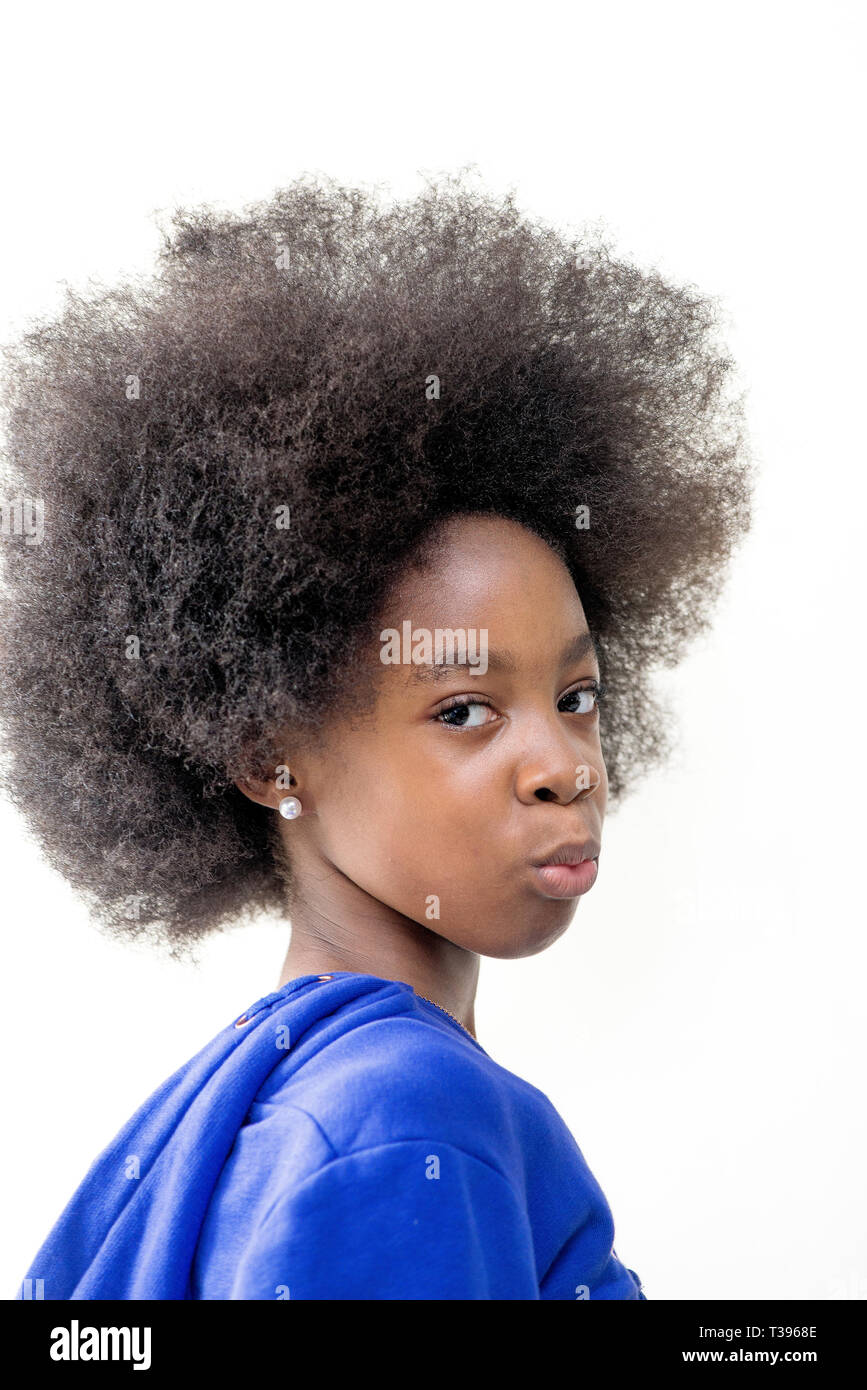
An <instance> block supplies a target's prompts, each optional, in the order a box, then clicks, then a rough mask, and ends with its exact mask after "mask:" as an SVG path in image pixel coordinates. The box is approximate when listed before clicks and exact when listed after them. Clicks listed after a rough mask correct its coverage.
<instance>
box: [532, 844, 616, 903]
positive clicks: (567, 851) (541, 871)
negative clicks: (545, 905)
mask: <svg viewBox="0 0 867 1390" xmlns="http://www.w3.org/2000/svg"><path fill="white" fill-rule="evenodd" d="M599 853H600V849H599V845H598V844H597V843H596V842H595V841H593V840H585V841H584V843H583V844H577V843H572V844H565V845H560V846H558V848H557V849H555V850H552V851H551V853H550V854H547V855H545V857H544V859H540V860H537V861H536V862H535V863H534V865H533V876H534V878H535V879H536V886H537V888H538V889H539V890H540V892H541V893H542V895H543V896H544V897H546V898H578V897H580V896H581V894H582V893H586V892H587V891H588V889H590V888H592V887H593V884H594V883H595V882H596V876H597V874H598V872H599V864H598V862H597V861H598V859H599Z"/></svg>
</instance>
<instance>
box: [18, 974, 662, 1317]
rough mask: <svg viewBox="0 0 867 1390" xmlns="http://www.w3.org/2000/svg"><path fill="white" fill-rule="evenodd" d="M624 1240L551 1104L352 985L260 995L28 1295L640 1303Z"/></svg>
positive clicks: (406, 1007)
mask: <svg viewBox="0 0 867 1390" xmlns="http://www.w3.org/2000/svg"><path fill="white" fill-rule="evenodd" d="M613 1240H614V1223H613V1220H612V1216H611V1211H610V1209H609V1206H608V1203H607V1202H606V1200H605V1197H604V1196H603V1193H602V1191H601V1190H600V1188H599V1186H598V1184H597V1182H596V1180H595V1178H594V1177H593V1175H592V1174H591V1172H590V1170H589V1168H588V1167H587V1164H586V1162H585V1160H584V1157H583V1155H582V1153H581V1150H580V1149H579V1148H578V1145H577V1144H576V1142H575V1140H574V1139H573V1137H572V1135H571V1134H570V1132H569V1130H568V1129H567V1127H566V1125H565V1124H564V1122H563V1120H562V1119H561V1118H560V1116H559V1115H558V1113H557V1111H556V1110H555V1109H554V1107H553V1105H552V1104H551V1102H550V1101H549V1100H548V1099H547V1098H546V1097H545V1096H544V1095H543V1094H542V1092H541V1091H538V1090H537V1089H536V1088H535V1087H534V1086H531V1085H529V1084H528V1083H527V1082H526V1081H522V1080H520V1079H519V1078H518V1077H517V1076H514V1075H513V1074H512V1073H511V1072H508V1071H506V1070H505V1069H504V1068H503V1067H501V1066H499V1065H498V1064H497V1063H496V1062H494V1061H493V1060H492V1059H491V1058H490V1057H489V1056H488V1054H487V1052H486V1051H485V1049H484V1048H483V1047H482V1046H481V1045H480V1044H479V1043H478V1042H476V1040H475V1039H474V1038H473V1037H471V1035H470V1034H469V1033H467V1032H466V1031H465V1030H464V1029H463V1028H461V1026H460V1024H458V1023H456V1022H455V1021H454V1020H453V1019H451V1018H450V1017H449V1016H448V1015H447V1014H446V1013H444V1012H443V1011H442V1010H441V1009H439V1008H438V1007H437V1006H436V1005H434V1004H430V1003H428V1002H427V1001H425V1000H423V999H421V998H420V997H419V996H418V995H417V994H415V992H414V991H413V989H412V987H411V986H410V985H408V984H404V983H403V982H402V981H395V980H382V979H378V978H376V977H375V976H372V975H358V974H355V973H352V972H349V971H342V972H339V973H336V974H334V975H330V976H317V975H305V976H302V977H301V978H300V979H297V980H291V981H290V982H289V983H288V984H287V985H284V986H283V988H282V989H279V990H276V991H275V992H274V993H273V994H267V995H265V996H264V998H262V999H259V1000H257V1001H256V1003H255V1004H253V1005H252V1006H251V1007H250V1008H249V1009H247V1010H246V1011H245V1013H244V1014H242V1015H241V1018H240V1019H238V1020H233V1021H232V1022H231V1023H229V1024H228V1025H227V1026H226V1027H225V1028H224V1029H223V1030H222V1032H220V1033H218V1034H217V1036H216V1037H215V1038H214V1039H213V1040H212V1041H211V1042H210V1043H208V1045H207V1046H206V1047H204V1048H203V1049H202V1050H201V1051H200V1052H199V1053H198V1054H197V1055H196V1056H195V1057H193V1058H192V1059H191V1060H190V1061H189V1062H187V1063H186V1064H185V1065H184V1066H182V1067H180V1068H179V1069H178V1071H176V1072H175V1073H174V1075H173V1076H171V1077H169V1079H168V1080H167V1081H165V1082H164V1083H163V1085H162V1086H160V1087H159V1088H158V1089H157V1090H156V1091H155V1092H154V1094H153V1095H152V1096H151V1097H150V1098H149V1099H148V1100H147V1101H146V1102H145V1103H144V1104H143V1105H142V1106H141V1107H140V1108H139V1110H137V1111H136V1113H135V1114H134V1115H133V1117H132V1118H131V1119H130V1120H129V1121H128V1122H127V1124H126V1125H125V1126H124V1128H123V1129H122V1130H121V1131H120V1133H119V1134H118V1135H117V1137H116V1138H115V1139H114V1140H113V1141H112V1142H111V1143H110V1144H109V1145H108V1146H107V1148H106V1149H105V1150H104V1151H103V1152H102V1153H101V1154H100V1155H99V1157H98V1158H97V1159H96V1160H95V1162H94V1163H93V1165H92V1166H91V1168H90V1170H89V1172H88V1173H87V1175H86V1177H85V1178H84V1181H83V1182H82V1184H81V1186H80V1187H79V1188H78V1190H77V1191H76V1193H75V1194H74V1196H73V1197H72V1199H71V1201H70V1202H69V1204H68V1205H67V1207H66V1208H65V1210H64V1211H63V1213H62V1214H61V1216H60V1218H59V1219H58V1221H57V1223H56V1225H55V1226H54V1228H53V1230H52V1231H51V1234H50V1235H49V1236H48V1238H47V1240H46V1241H45V1243H44V1244H43V1246H42V1248H41V1250H40V1251H39V1254H38V1255H37V1256H36V1258H35V1260H34V1261H33V1263H32V1265H31V1267H30V1269H29V1270H28V1272H27V1275H26V1276H25V1279H28V1280H31V1281H34V1282H33V1283H32V1284H30V1285H26V1290H27V1291H26V1292H24V1293H23V1295H22V1290H21V1289H19V1291H18V1295H17V1296H18V1297H22V1296H24V1297H33V1296H37V1295H36V1294H35V1292H34V1291H35V1290H36V1289H37V1288H38V1287H39V1286H38V1285H37V1284H36V1282H35V1281H37V1280H42V1281H43V1283H42V1296H44V1297H45V1298H46V1299H148V1298H155V1299H282V1298H289V1299H293V1298H294V1299H329V1300H331V1299H578V1298H590V1299H632V1300H641V1299H644V1293H643V1292H642V1290H641V1288H640V1284H639V1280H638V1276H637V1275H636V1274H635V1273H634V1272H633V1271H632V1270H630V1269H628V1268H626V1267H625V1266H624V1265H623V1264H621V1262H620V1261H619V1260H618V1259H617V1257H616V1255H615V1253H614V1250H613ZM22 1287H25V1286H22Z"/></svg>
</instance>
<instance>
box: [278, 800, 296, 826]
mask: <svg viewBox="0 0 867 1390" xmlns="http://www.w3.org/2000/svg"><path fill="white" fill-rule="evenodd" d="M277 810H278V811H279V812H280V815H281V816H285V817H286V819H287V820H294V819H295V817H296V816H300V815H301V802H300V801H299V800H298V798H297V796H284V798H283V800H282V801H281V802H280V805H279V806H278V807H277Z"/></svg>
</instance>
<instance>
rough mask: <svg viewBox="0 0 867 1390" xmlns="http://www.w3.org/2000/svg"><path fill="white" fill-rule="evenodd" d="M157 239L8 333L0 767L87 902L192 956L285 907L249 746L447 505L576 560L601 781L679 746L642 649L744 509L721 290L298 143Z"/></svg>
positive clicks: (342, 643) (497, 201)
mask: <svg viewBox="0 0 867 1390" xmlns="http://www.w3.org/2000/svg"><path fill="white" fill-rule="evenodd" d="M161 237H162V241H161V246H160V249H159V253H158V263H157V265H156V267H155V269H154V271H153V273H152V274H150V275H148V276H129V277H127V278H126V280H125V281H124V283H122V284H121V285H119V286H115V287H113V288H106V287H105V286H104V285H95V284H94V283H91V284H90V285H89V287H88V290H87V293H86V294H84V295H82V294H79V293H77V292H75V291H73V290H72V289H70V288H69V287H67V288H66V290H65V300H64V303H63V306H62V308H61V309H59V310H58V311H57V313H56V314H54V315H53V316H51V317H47V318H42V319H37V320H33V321H31V324H30V325H29V326H28V328H27V330H26V331H25V332H22V334H21V335H20V336H19V337H18V338H17V339H16V341H15V342H13V343H12V344H9V345H7V347H6V348H5V361H6V371H5V374H4V388H3V399H2V404H3V407H4V412H5V420H6V434H7V444H6V462H5V467H4V472H5V479H6V486H7V493H6V497H5V499H4V507H3V523H4V525H3V531H4V534H3V545H2V547H0V550H2V551H3V553H4V557H5V564H4V587H5V596H4V607H3V617H2V627H0V642H2V648H3V651H2V656H3V660H2V674H0V721H2V726H3V732H4V744H3V785H4V787H5V789H6V791H7V795H8V796H9V797H10V799H11V800H12V802H13V803H14V804H15V805H16V806H17V807H18V808H19V810H20V811H21V813H22V814H23V816H24V818H25V820H26V822H27V824H28V825H29V827H30V829H31V830H32V832H33V833H34V834H35V836H36V838H37V840H38V842H39V843H40V845H41V846H42V848H43V851H44V853H45V855H46V857H47V859H48V861H49V862H50V863H51V864H52V865H53V866H54V867H55V868H56V869H57V870H58V871H59V872H60V873H62V874H63V875H64V876H65V877H66V879H67V880H68V881H69V882H70V883H71V884H72V885H73V887H74V888H75V889H76V891H77V892H79V893H80V894H81V895H82V897H83V899H84V900H85V902H86V903H87V905H88V908H89V910H90V911H91V913H92V914H93V917H94V918H95V920H96V922H97V923H98V924H99V925H100V926H101V927H102V928H103V929H105V930H107V931H108V932H109V933H110V934H112V935H116V936H119V937H123V938H129V937H130V936H138V935H144V936H145V937H146V938H147V939H149V940H151V941H152V942H159V943H160V944H162V945H166V946H167V947H168V949H169V950H170V951H171V952H172V953H175V954H178V953H184V952H186V951H187V950H188V949H189V947H190V946H191V944H192V943H193V942H194V941H195V940H197V939H199V938H201V937H202V936H204V934H205V933H207V932H210V931H212V930H214V929H217V928H223V927H225V926H228V925H230V924H232V923H234V922H235V921H237V919H238V918H239V917H240V916H246V915H247V914H249V913H250V912H257V913H258V912H261V911H263V910H268V911H274V912H276V913H278V914H284V915H285V913H286V911H287V907H286V890H287V885H288V884H290V883H291V865H287V864H286V863H285V862H284V861H283V860H282V857H281V855H280V853H279V850H278V837H277V835H276V831H275V820H276V818H275V817H274V815H273V812H269V811H267V810H265V809H263V808H262V807H260V806H258V805H256V804H254V803H253V802H251V801H250V800H249V799H248V798H247V797H245V796H244V795H243V794H242V793H241V792H240V791H239V790H238V789H237V788H236V787H235V785H234V782H235V779H236V778H241V777H243V776H246V775H251V774H257V775H262V769H264V768H267V767H271V768H272V773H271V775H272V776H273V775H274V773H273V768H274V767H275V765H276V764H279V763H280V762H281V761H282V758H281V755H280V747H281V745H280V742H279V738H280V734H281V731H285V729H287V728H289V727H293V728H304V729H306V730H308V731H309V734H310V736H311V737H316V736H317V731H321V730H322V729H323V728H326V727H327V719H328V717H329V715H330V714H332V713H333V712H334V711H335V710H336V709H337V708H338V707H339V705H340V701H341V699H342V697H343V695H344V694H345V693H346V681H345V680H343V681H341V680H340V679H338V675H339V673H341V672H346V671H352V672H353V678H354V677H355V675H357V667H354V666H353V653H354V652H357V651H358V647H359V643H360V642H362V641H366V640H368V638H369V634H370V633H371V631H373V630H374V628H375V622H376V617H377V614H378V612H379V610H380V608H381V605H382V604H383V603H384V601H385V600H386V599H387V596H388V594H389V591H390V589H391V586H392V584H393V583H394V582H396V581H397V580H398V579H399V578H400V576H401V573H402V571H403V569H404V567H405V566H406V565H407V563H408V562H410V561H412V559H413V557H414V556H417V555H418V554H419V553H421V552H423V551H424V547H425V545H426V544H428V543H429V542H430V539H431V537H432V536H434V535H435V534H436V531H435V528H436V526H437V524H438V523H439V522H441V521H443V520H444V519H446V518H447V517H449V516H451V515H454V514H457V513H479V512H482V513H488V514H495V515H499V516H503V517H507V518H511V519H512V520H515V521H517V522H520V523H521V524H523V525H524V526H526V527H528V528H529V529H531V530H533V531H534V532H535V533H536V534H538V535H539V536H541V537H542V538H543V539H545V540H546V541H547V542H548V543H549V544H550V545H551V546H552V547H553V548H554V549H555V550H556V552H557V553H558V554H559V555H560V556H561V558H562V559H563V561H564V563H565V564H566V565H567V567H568V569H569V571H570V573H571V574H572V576H573V579H574V581H575V584H576V587H577V589H578V592H579V595H580V597H581V599H582V602H583V605H584V610H585V613H586V615H587V620H588V623H589V625H590V628H591V631H592V633H593V635H594V637H595V639H596V644H597V649H598V652H599V655H600V662H601V666H602V675H603V679H605V681H606V685H607V689H608V697H607V700H606V706H605V723H604V726H603V735H604V746H605V754H606V763H607V766H608V771H609V778H610V789H611V795H612V800H613V802H615V803H616V801H617V799H618V798H619V797H620V796H622V794H623V793H624V792H625V791H627V790H628V789H629V788H630V787H631V786H633V785H634V784H635V782H636V780H637V779H638V778H639V777H640V776H641V775H643V773H644V772H645V771H646V770H647V769H648V768H650V767H651V766H652V765H654V764H655V763H658V762H659V760H660V759H661V758H663V757H664V756H665V755H666V753H667V752H668V751H669V746H668V743H667V736H666V735H663V734H661V733H660V729H661V727H662V724H661V721H660V719H659V705H658V703H657V702H656V701H655V700H654V697H653V692H652V690H651V688H650V679H651V671H652V668H653V667H654V666H671V665H673V664H675V663H676V662H677V661H678V660H679V659H680V658H681V656H682V655H683V653H684V649H685V647H686V645H687V643H688V642H689V641H690V640H692V639H693V638H694V636H695V635H696V634H697V633H699V632H700V631H701V630H703V629H705V628H706V627H707V624H708V622H709V614H710V612H711V608H712V605H713V602H714V600H715V598H716V595H717V593H718V591H719V587H720V583H721V578H722V572H723V570H724V568H725V566H726V565H727V563H728V560H729V558H730V555H731V552H732V549H733V547H734V545H735V544H736V543H737V542H738V541H739V539H740V538H741V536H742V535H743V534H744V532H745V531H746V529H747V527H748V525H749V518H750V506H751V490H752V483H751V463H750V460H749V458H748V456H747V455H748V450H747V447H746V444H745V435H746V430H745V426H744V409H743V397H742V396H740V395H737V394H735V393H733V392H732V390H731V389H730V388H731V382H732V377H733V373H732V367H733V363H732V361H731V360H730V358H729V357H728V356H727V354H726V352H725V350H724V349H723V348H722V347H721V346H720V345H719V333H718V328H719V322H718V321H719V308H718V304H717V302H716V300H714V299H712V298H711V297H709V296H707V295H704V294H701V293H699V292H698V291H697V290H696V289H695V287H684V286H681V285H674V284H672V283H670V282H669V281H668V280H666V279H665V278H664V277H663V276H662V275H661V274H660V273H658V272H657V271H656V270H640V269H638V268H636V267H635V266H633V265H631V264H629V263H627V261H625V260H624V259H623V258H618V256H616V255H615V254H613V253H612V250H611V246H610V244H609V241H610V238H608V237H607V235H603V234H602V233H600V232H598V231H595V232H593V233H589V232H587V231H586V230H585V231H583V232H579V233H575V234H571V233H570V234H566V233H564V232H561V231H559V230H557V229H555V228H553V227H551V226H550V225H548V224H547V223H544V222H542V221H541V220H540V219H534V218H531V217H528V216H527V215H526V214H524V213H521V212H519V211H518V209H517V208H516V206H515V202H514V196H513V194H512V193H508V194H505V195H502V196H499V197H496V196H494V195H492V194H490V193H489V192H486V191H484V190H480V189H479V188H478V187H477V186H473V185H472V184H471V182H470V181H469V180H468V179H467V177H466V171H461V172H460V173H459V174H456V175H455V174H453V175H446V176H441V177H440V178H439V179H433V180H432V179H430V178H429V179H427V180H426V181H425V185H424V187H423V190H422V191H421V192H420V193H418V194H416V195H415V196H414V197H411V198H407V199H405V200H402V201H401V200H394V201H392V202H391V203H389V204H384V203H383V201H382V199H381V198H380V196H379V195H378V194H377V193H376V192H371V191H367V190H362V189H358V188H349V187H345V186H343V185H341V184H339V183H338V182H336V181H334V180H331V179H328V178H326V177H324V176H319V175H317V176H311V175H305V176H303V177H301V178H299V179H297V180H296V181H295V182H293V183H292V184H290V185H289V186H288V187H285V188H281V189H278V190H277V191H276V192H275V193H274V194H273V196H272V197H271V198H270V199H268V200H266V201H262V202H260V203H257V204H254V205H252V206H249V207H247V208H246V209H244V211H243V214H242V215H238V214H236V213H227V212H225V211H217V210H215V209H214V208H213V207H210V206H205V207H200V208H196V209H194V210H189V209H181V210H176V211H175V212H174V214H173V215H172V216H171V218H170V220H169V223H168V227H167V228H166V227H163V228H162V231H161ZM34 508H36V510H37V511H38V513H39V515H40V516H41V517H44V528H43V531H44V533H43V534H41V535H39V536H36V535H35V534H32V533H31V534H28V535H25V534H23V531H24V530H26V529H27V528H26V527H24V526H22V524H21V521H22V517H24V516H30V517H31V518H32V515H33V509H34ZM579 508H586V509H587V510H586V511H585V512H578V511H577V509H579ZM578 517H582V518H583V519H584V521H582V522H581V524H578V522H577V518H578ZM12 520H15V522H16V524H15V525H14V526H13V525H11V524H10V522H11V521H12ZM586 521H589V524H584V522H586ZM37 542H39V543H37ZM357 696H358V687H357V685H355V684H354V685H353V699H355V698H357Z"/></svg>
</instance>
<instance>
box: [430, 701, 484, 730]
mask: <svg viewBox="0 0 867 1390" xmlns="http://www.w3.org/2000/svg"><path fill="white" fill-rule="evenodd" d="M486 709H489V710H491V713H492V714H493V713H494V710H493V706H492V705H490V704H489V703H488V701H487V700H480V699H479V698H478V697H467V696H461V695H458V696H457V697H455V699H454V700H453V701H452V703H451V704H450V705H447V706H446V707H445V709H441V710H440V712H439V714H436V715H434V718H435V719H436V720H437V722H438V723H440V724H443V725H444V726H445V727H446V728H447V729H480V728H481V727H482V725H483V724H490V722H491V721H490V719H484V718H482V719H474V718H472V717H470V718H467V714H468V712H469V711H472V710H479V711H484V710H486ZM446 715H455V716H456V718H455V719H447V718H446Z"/></svg>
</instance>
